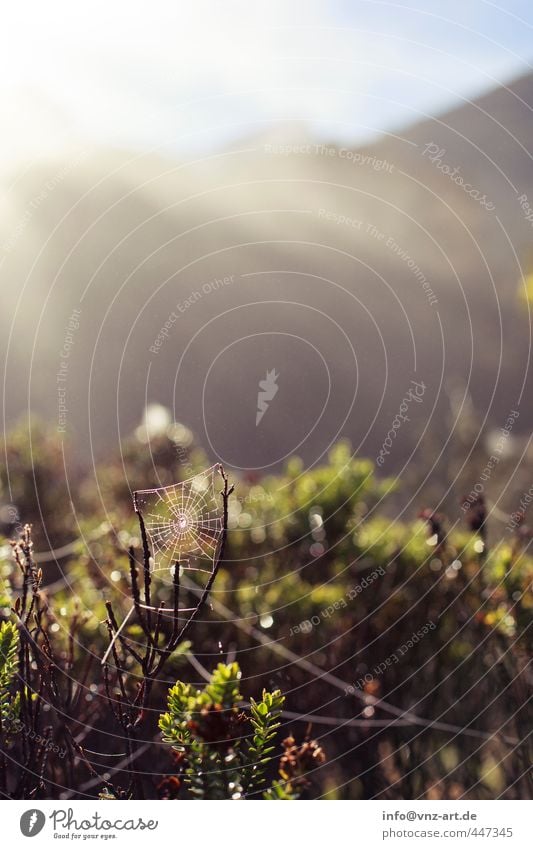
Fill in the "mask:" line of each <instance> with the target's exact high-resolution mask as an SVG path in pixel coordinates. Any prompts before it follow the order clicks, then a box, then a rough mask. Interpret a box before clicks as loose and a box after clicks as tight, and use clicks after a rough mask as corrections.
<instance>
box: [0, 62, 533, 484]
mask: <svg viewBox="0 0 533 849" xmlns="http://www.w3.org/2000/svg"><path fill="white" fill-rule="evenodd" d="M532 104H533V76H529V77H526V78H522V79H520V80H518V81H517V82H516V83H515V84H514V85H512V86H511V87H510V88H509V89H499V90H498V91H495V92H493V93H491V94H489V95H487V96H485V97H483V98H481V99H480V100H479V101H477V102H476V103H473V104H465V105H462V106H460V107H459V108H457V109H455V110H454V111H452V112H450V113H448V114H447V115H444V116H440V118H439V119H428V120H426V121H424V122H423V123H418V124H416V125H414V126H412V127H410V128H408V129H406V130H405V131H404V132H399V133H398V134H397V135H396V136H388V137H387V138H384V139H382V140H381V141H379V142H377V143H376V144H374V145H372V146H371V147H369V148H367V149H365V150H362V151H357V152H353V151H345V150H343V149H340V148H335V147H328V145H327V143H325V146H324V147H318V148H317V147H316V142H315V141H312V142H306V141H305V140H304V141H301V139H300V141H299V144H300V145H301V148H300V151H299V152H288V151H286V150H283V149H280V148H279V141H277V142H272V141H271V140H270V139H268V138H267V139H266V141H265V140H263V141H262V140H261V139H260V138H257V137H256V138H254V139H253V140H246V139H245V140H243V143H242V145H241V146H240V147H239V148H238V149H232V150H226V151H223V152H221V153H220V154H219V155H213V156H211V157H209V158H208V159H207V160H205V159H202V160H199V161H197V162H181V163H174V162H171V161H168V160H164V159H161V158H159V157H158V155H157V152H154V154H153V155H151V156H141V157H135V156H134V155H133V154H128V153H125V152H124V153H122V152H116V151H115V152H111V151H108V152H106V151H94V150H86V151H83V150H80V151H76V152H74V153H72V154H69V155H68V156H67V157H65V159H64V160H63V161H55V162H46V163H45V162H43V163H37V164H36V163H34V164H33V165H32V166H31V167H29V168H28V169H27V170H25V171H21V172H20V173H16V174H13V176H12V182H11V183H9V181H7V180H6V181H5V183H4V186H3V187H2V197H3V201H2V206H1V207H0V215H1V222H2V245H1V246H0V257H2V258H1V259H0V279H1V291H2V303H3V309H2V318H1V329H2V342H1V349H2V353H3V354H7V360H6V390H5V400H4V408H5V410H6V414H7V419H8V420H9V421H13V420H14V419H15V418H16V417H17V416H19V415H20V414H21V412H23V411H25V410H26V408H27V406H28V403H29V405H30V407H31V410H32V411H34V412H41V413H43V414H45V415H46V416H48V417H51V418H52V419H53V420H58V398H62V399H63V400H64V403H65V406H66V407H67V408H68V412H67V413H66V427H67V430H68V431H69V432H70V433H72V434H75V435H76V446H77V449H76V450H77V454H78V456H79V455H82V456H88V455H89V451H90V450H91V446H90V444H89V439H91V440H92V448H93V449H94V450H95V451H96V452H97V454H98V455H99V456H100V457H101V456H102V455H103V454H105V451H106V450H107V449H108V448H111V447H114V446H115V444H116V442H117V440H118V434H119V431H120V432H121V433H122V434H125V433H127V432H129V431H130V430H131V428H132V427H133V426H134V425H135V424H137V423H138V420H139V418H140V415H141V412H142V408H143V406H144V404H145V401H146V400H150V401H160V402H162V403H164V404H167V405H169V406H173V407H174V409H175V415H176V418H177V419H179V420H181V421H184V422H185V423H186V424H188V425H189V426H191V427H192V428H193V430H194V431H195V432H196V433H197V434H198V436H199V439H200V440H201V441H203V443H204V444H206V446H208V445H209V443H210V444H211V450H212V452H213V453H216V455H218V457H220V458H221V459H223V460H225V461H226V462H227V463H229V464H230V465H233V466H242V467H247V468H250V467H262V466H265V465H268V464H275V463H278V462H279V461H280V459H281V458H282V457H283V456H284V455H286V454H287V453H290V452H291V451H293V450H295V449H296V448H297V447H298V446H299V447H298V451H299V452H300V453H302V454H303V456H304V457H305V458H306V460H307V461H309V462H311V461H313V460H314V459H315V458H317V457H318V456H319V455H320V454H321V453H322V452H323V451H324V450H325V449H326V448H327V446H328V444H329V443H330V442H331V441H332V440H334V439H335V438H336V437H337V436H338V435H348V436H350V437H351V438H352V440H353V441H354V443H355V444H356V445H360V448H361V452H362V453H363V454H365V455H369V456H371V457H372V456H375V455H376V453H377V452H378V451H379V448H380V447H381V445H382V444H383V441H384V438H385V437H386V434H387V431H388V429H389V427H390V426H391V424H390V423H391V422H392V419H393V418H394V416H395V415H396V413H397V411H398V408H399V405H400V403H401V401H402V398H403V397H404V396H405V394H406V393H407V392H408V390H409V387H410V381H411V380H412V379H415V380H417V381H419V382H423V383H424V385H425V386H426V389H425V392H424V396H423V400H422V403H420V404H418V403H417V404H414V403H413V404H411V406H410V414H409V418H410V421H409V424H408V425H407V424H406V426H405V427H402V428H401V430H400V432H399V433H398V439H397V442H396V445H395V449H394V451H393V452H391V456H390V458H388V461H387V463H388V465H386V468H385V471H391V470H393V469H398V468H400V467H401V462H400V461H401V460H402V459H405V458H406V457H407V455H408V451H409V450H410V449H411V447H413V446H414V445H415V444H416V440H417V439H418V437H419V436H420V435H421V434H423V433H424V431H425V428H427V432H426V435H425V436H424V442H425V445H426V447H429V448H428V450H430V451H431V452H432V453H433V457H432V459H434V457H435V456H436V453H437V452H438V451H440V448H441V445H440V441H439V439H440V437H439V434H442V433H447V432H449V419H448V421H447V423H445V422H444V419H443V417H444V416H449V415H450V411H449V408H448V403H447V400H446V399H447V392H444V391H443V390H444V389H446V390H447V391H451V390H452V389H457V388H459V390H460V391H461V392H462V391H463V389H464V388H465V387H468V391H469V392H470V393H471V395H472V398H473V399H474V403H475V406H476V408H477V410H478V412H479V414H480V416H481V417H482V418H483V417H484V416H485V415H487V416H488V422H489V423H490V425H491V426H492V427H501V426H503V425H504V423H505V420H506V418H507V415H508V412H509V409H510V408H513V407H515V406H516V404H517V403H518V401H517V399H518V396H519V394H520V392H521V391H522V385H523V381H524V379H525V377H526V376H527V369H528V364H529V360H528V349H529V326H528V321H527V315H526V314H525V312H524V311H523V310H522V309H521V308H520V305H519V302H518V299H517V295H516V292H517V283H518V280H519V277H520V263H521V262H527V261H528V259H529V256H528V251H529V249H530V246H531V236H532V230H531V224H530V223H528V222H527V220H525V213H524V211H523V210H522V209H521V206H520V203H519V200H518V198H519V196H522V195H524V194H525V195H527V197H528V199H529V202H530V203H532V205H533V167H532V159H531V153H530V152H529V149H530V147H531V138H533V112H532V108H531V106H532ZM429 144H432V145H434V146H435V147H434V148H431V151H435V150H438V149H444V153H440V154H439V156H438V160H439V161H437V160H436V161H435V162H431V161H430V158H429V153H424V151H425V149H426V146H427V145H429ZM439 164H440V165H441V166H442V165H443V164H444V165H446V166H449V168H450V169H451V170H453V169H455V168H457V169H460V171H457V172H456V174H458V173H459V174H460V175H462V177H463V179H464V180H465V182H467V183H468V184H469V185H470V186H471V187H472V191H475V192H476V193H477V194H476V197H472V196H470V195H469V194H467V193H466V192H465V190H464V188H462V187H461V186H459V185H457V184H456V183H455V182H454V181H453V180H452V178H451V177H450V176H449V175H446V174H444V173H443V172H442V170H440V169H439V167H438V165H439ZM492 206H493V207H494V208H491V207H492ZM342 216H345V217H346V216H348V217H350V218H351V219H353V221H351V222H345V221H343V220H342V218H341V217H342ZM224 278H229V280H226V281H225V282H224V280H223V279H224ZM216 279H217V280H219V281H222V283H213V282H212V281H214V280H216ZM194 293H197V294H194ZM191 296H192V297H191ZM187 299H188V300H187ZM74 310H80V311H81V313H80V315H79V328H77V329H76V328H73V323H72V322H71V331H70V332H71V335H72V338H71V339H68V340H67V341H68V342H69V343H70V345H69V347H68V353H69V356H68V358H65V357H64V356H63V354H62V349H63V348H64V342H65V339H66V337H67V335H68V331H67V330H66V328H67V326H68V324H69V317H71V315H72V314H73V311H74ZM173 312H174V313H175V315H176V318H175V319H170V321H171V322H172V324H171V326H168V328H167V330H166V331H164V332H165V333H168V337H165V338H163V337H160V339H159V343H161V344H159V343H158V344H157V345H156V340H157V338H158V334H159V333H160V331H161V328H163V327H164V326H165V323H166V322H168V321H169V316H171V314H172V313H173ZM75 315H77V314H75ZM76 323H77V322H76V321H74V324H76ZM503 339H505V340H506V341H505V344H504V343H503V341H502V340H503ZM8 345H9V349H8ZM151 347H152V348H153V349H154V350H152V351H151V350H150V348H151ZM62 362H63V363H65V362H66V364H67V365H66V368H64V369H63V372H61V363H62ZM271 369H275V370H276V372H278V373H279V379H278V385H279V391H278V393H277V395H276V397H275V398H274V399H273V401H272V404H271V407H270V408H269V410H268V411H267V413H266V414H265V415H264V417H263V419H262V420H261V423H260V425H259V427H256V405H257V393H258V382H259V381H260V380H262V379H264V378H265V375H266V372H267V371H268V370H271ZM58 372H59V373H60V380H59V383H58V378H57V374H58ZM58 388H59V389H60V392H62V393H65V394H63V395H58ZM65 399H66V400H65ZM437 399H438V403H436V401H437ZM435 404H436V406H435V407H434V405H435ZM520 409H521V417H520V420H519V423H518V425H517V432H520V431H522V432H523V431H526V430H528V429H529V428H530V426H531V424H532V421H531V418H529V419H528V416H527V411H526V407H525V404H524V403H522V405H521V408H520ZM428 434H433V436H432V438H431V441H428V439H429V436H428Z"/></svg>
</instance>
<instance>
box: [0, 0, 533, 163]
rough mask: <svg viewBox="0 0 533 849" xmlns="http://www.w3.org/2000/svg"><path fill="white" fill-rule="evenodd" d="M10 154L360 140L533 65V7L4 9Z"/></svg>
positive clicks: (174, 3)
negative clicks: (274, 135)
mask: <svg viewBox="0 0 533 849" xmlns="http://www.w3.org/2000/svg"><path fill="white" fill-rule="evenodd" d="M3 17H4V20H3V26H2V32H1V33H0V67H1V71H2V73H1V75H0V108H2V113H3V115H4V116H7V126H8V131H7V132H6V133H4V137H3V138H2V139H1V140H0V160H8V159H10V158H12V157H13V156H24V155H35V154H36V153H38V152H46V151H47V150H48V148H50V149H54V148H57V147H60V146H62V145H68V144H69V143H70V142H72V141H74V142H76V143H77V142H79V141H81V143H82V144H83V143H85V144H87V143H90V144H98V145H106V146H114V147H125V148H131V149H134V150H138V149H141V150H150V149H156V150H161V151H162V152H165V153H171V154H182V153H186V154H188V153H190V152H192V151H198V150H206V149H207V150H209V149H213V150H216V149H218V148H220V147H222V146H224V145H225V144H228V143H229V142H231V141H233V140H235V139H239V138H241V137H242V138H246V137H248V136H253V135H257V134H260V133H265V132H268V131H269V129H270V128H271V127H272V126H278V125H281V126H283V127H286V126H287V125H288V127H289V129H288V130H287V131H288V132H290V133H292V134H293V135H298V134H300V133H301V134H302V135H305V134H307V133H312V134H314V135H315V136H317V137H318V138H324V139H327V140H328V141H331V140H337V141H341V142H346V143H353V144H356V143H358V142H360V141H362V140H364V139H366V138H369V137H372V136H373V135H375V134H376V133H379V132H381V131H394V130H395V129H397V128H399V127H401V126H402V125H404V124H407V123H409V122H412V121H415V120H417V119H419V118H420V117H423V116H424V114H428V113H435V112H439V111H442V110H443V109H445V108H447V107H448V106H450V105H452V104H454V103H456V102H457V101H459V100H461V98H463V99H468V98H471V97H473V96H475V95H476V94H478V93H479V92H480V91H483V90H486V89H489V88H491V87H493V86H496V85H498V84H501V83H505V82H507V81H508V80H509V79H511V78H513V76H516V75H518V74H520V73H525V72H527V71H528V70H530V69H531V64H530V63H531V62H533V38H532V28H533V6H532V4H530V3H527V2H525V0H520V1H518V0H517V2H507V3H505V5H504V6H499V5H498V4H497V3H492V2H485V1H484V0H462V1H461V2H458V0H451V2H436V0H425V2H422V0H410V2H395V3H394V2H381V0H354V2H348V0H336V2H325V0H305V2H303V0H295V2H290V0H269V2H268V3H266V2H265V3H262V2H261V3H257V2H254V1H253V0H224V2H220V0H191V2H180V1H179V0H152V2H150V3H149V4H148V3H146V2H132V1H131V0H130V2H125V0H115V2H109V0H106V2H103V0H93V2H91V3H90V4H89V3H81V2H80V3H76V2H72V0H55V2H54V0H51V2H47V3H42V0H26V2H24V3H21V4H10V6H9V7H8V8H6V9H5V10H4V12H3Z"/></svg>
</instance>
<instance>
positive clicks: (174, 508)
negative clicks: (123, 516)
mask: <svg viewBox="0 0 533 849" xmlns="http://www.w3.org/2000/svg"><path fill="white" fill-rule="evenodd" d="M221 474H222V472H221V467H220V465H219V464H218V463H217V464H216V465H215V466H212V467H211V468H210V469H206V471H205V472H201V473H200V474H198V475H195V476H194V477H192V478H189V480H186V481H183V482H182V483H178V484H174V485H173V486H164V487H159V488H158V489H142V490H138V491H137V492H134V493H133V503H134V505H135V510H136V511H137V512H138V513H140V515H141V516H142V519H143V522H144V525H145V528H146V535H147V537H148V541H149V543H150V546H151V548H152V554H153V558H154V570H155V571H159V570H164V569H171V568H173V567H174V566H175V564H176V562H177V563H179V565H180V567H181V568H182V569H190V570H194V571H199V572H211V571H212V568H213V564H214V561H215V558H216V555H217V551H218V548H219V545H220V541H221V536H222V529H223V521H224V514H223V507H222V503H221V500H220V498H217V496H218V494H219V493H218V492H217V489H216V485H217V483H218V481H219V479H220V478H221Z"/></svg>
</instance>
